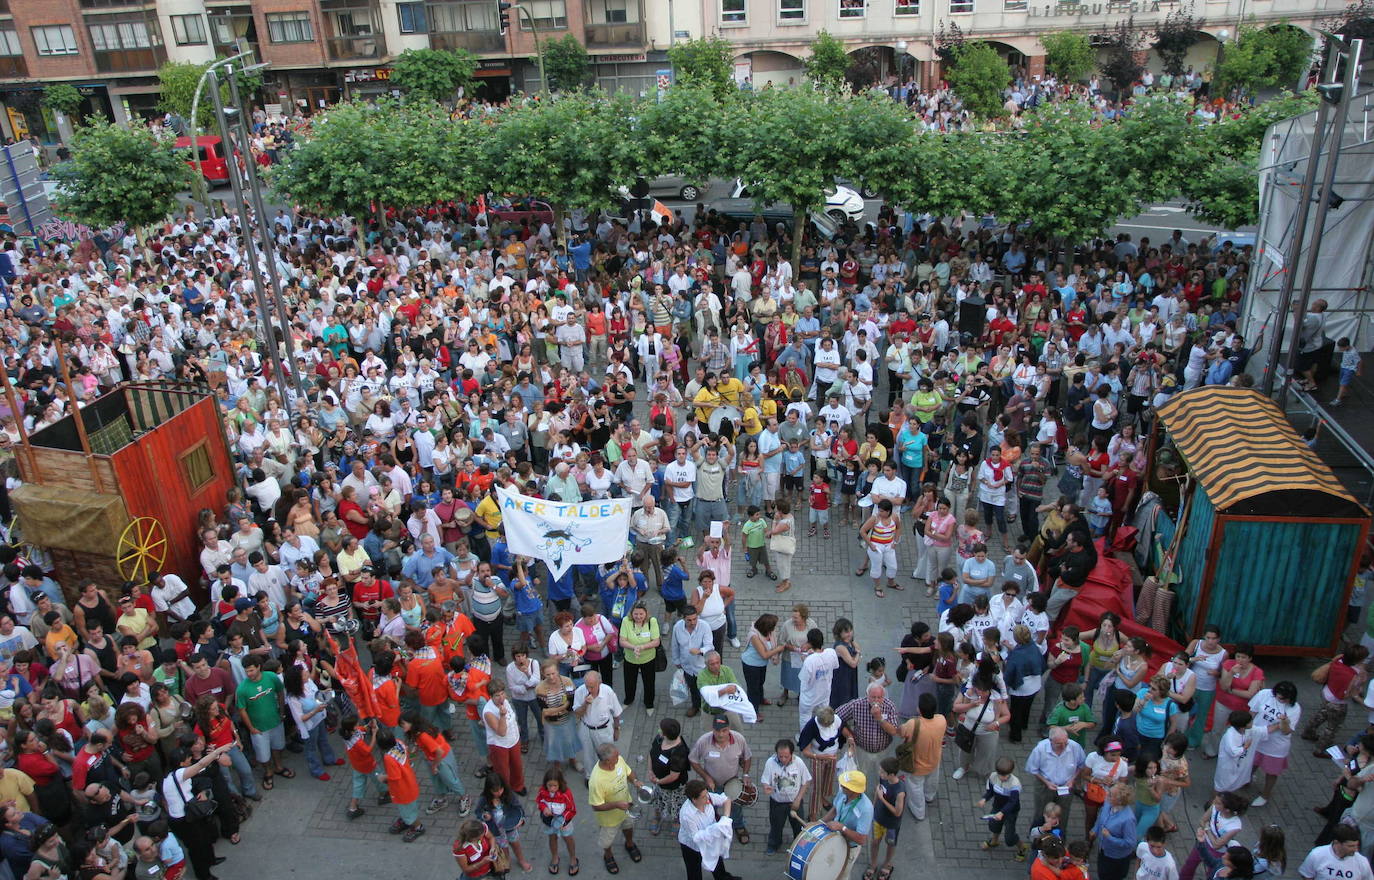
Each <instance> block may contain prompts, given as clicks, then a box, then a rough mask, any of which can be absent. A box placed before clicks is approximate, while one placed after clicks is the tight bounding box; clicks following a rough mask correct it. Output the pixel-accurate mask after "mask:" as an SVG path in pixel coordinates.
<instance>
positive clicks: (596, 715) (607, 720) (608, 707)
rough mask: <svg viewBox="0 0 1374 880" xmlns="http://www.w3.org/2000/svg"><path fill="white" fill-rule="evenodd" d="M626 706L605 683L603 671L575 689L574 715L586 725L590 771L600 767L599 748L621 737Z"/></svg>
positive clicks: (585, 757) (586, 758)
mask: <svg viewBox="0 0 1374 880" xmlns="http://www.w3.org/2000/svg"><path fill="white" fill-rule="evenodd" d="M624 711H625V709H624V707H623V706H621V705H620V698H619V697H617V696H616V695H615V691H613V690H611V689H610V688H608V687H606V686H605V685H603V684H602V683H601V673H599V672H596V671H595V670H593V671H591V672H588V673H587V675H586V677H585V678H583V679H582V684H581V685H579V686H578V688H577V690H576V691H574V692H573V714H574V715H576V716H577V720H578V723H579V724H581V725H582V761H583V765H582V766H584V767H586V768H587V772H588V773H589V774H590V773H591V772H592V768H593V767H595V766H596V747H597V746H599V745H601V744H602V743H610V742H615V741H616V740H617V739H620V716H621V714H622V713H624Z"/></svg>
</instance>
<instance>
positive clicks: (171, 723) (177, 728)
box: [148, 682, 191, 760]
mask: <svg viewBox="0 0 1374 880" xmlns="http://www.w3.org/2000/svg"><path fill="white" fill-rule="evenodd" d="M148 693H149V694H150V696H151V702H150V703H149V706H148V723H149V725H150V726H151V729H152V730H153V732H154V733H156V734H157V749H158V753H159V754H161V755H162V758H163V760H166V759H167V757H168V756H169V755H170V754H171V751H172V749H174V748H176V745H177V736H178V735H179V734H181V733H183V732H185V731H187V730H188V729H189V727H190V723H191V706H190V704H189V703H187V702H186V701H185V700H183V699H182V698H181V697H178V696H177V695H176V694H174V693H172V690H171V688H169V687H167V685H165V684H162V683H160V682H159V683H158V684H154V685H153V686H152V687H151V688H149V689H148Z"/></svg>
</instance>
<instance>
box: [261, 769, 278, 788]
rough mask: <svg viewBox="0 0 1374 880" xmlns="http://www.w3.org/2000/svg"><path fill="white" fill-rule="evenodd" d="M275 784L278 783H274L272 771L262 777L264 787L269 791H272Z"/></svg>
mask: <svg viewBox="0 0 1374 880" xmlns="http://www.w3.org/2000/svg"><path fill="white" fill-rule="evenodd" d="M275 784H276V783H274V782H273V781H272V774H271V773H269V774H267V775H266V776H264V777H263V778H262V787H263V788H264V789H265V790H267V791H271V790H272V786H273V785H275Z"/></svg>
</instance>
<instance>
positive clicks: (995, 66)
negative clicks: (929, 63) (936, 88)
mask: <svg viewBox="0 0 1374 880" xmlns="http://www.w3.org/2000/svg"><path fill="white" fill-rule="evenodd" d="M952 51H953V53H954V60H953V61H952V62H951V63H950V66H949V70H948V71H947V72H946V73H945V78H946V79H947V80H949V86H950V88H951V89H953V90H954V94H955V95H957V96H958V98H959V100H961V101H963V102H964V106H965V107H967V108H968V109H969V110H970V111H972V112H973V113H974V115H976V116H981V117H985V118H987V117H993V116H1000V115H1001V113H1002V90H1003V89H1005V88H1006V87H1007V86H1008V85H1010V84H1011V68H1009V67H1007V62H1006V61H1004V60H1003V59H1002V56H1001V55H998V54H997V50H996V49H994V48H992V46H990V45H988V44H987V43H984V42H983V41H982V40H972V41H966V42H963V43H960V44H958V45H956V46H955V48H954V49H953V50H952Z"/></svg>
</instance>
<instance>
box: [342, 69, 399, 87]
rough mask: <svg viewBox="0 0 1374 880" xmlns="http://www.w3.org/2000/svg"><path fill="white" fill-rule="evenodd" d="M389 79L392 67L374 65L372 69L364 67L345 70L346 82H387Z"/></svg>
mask: <svg viewBox="0 0 1374 880" xmlns="http://www.w3.org/2000/svg"><path fill="white" fill-rule="evenodd" d="M389 79H391V68H390V67H374V68H372V69H370V70H369V69H366V68H364V69H361V70H349V71H345V72H344V82H346V83H365V82H385V81H387V80H389Z"/></svg>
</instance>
